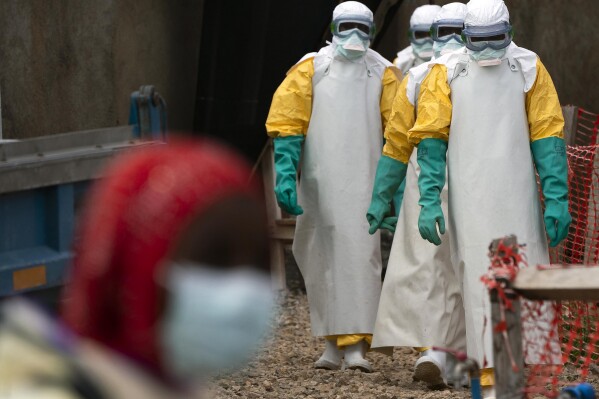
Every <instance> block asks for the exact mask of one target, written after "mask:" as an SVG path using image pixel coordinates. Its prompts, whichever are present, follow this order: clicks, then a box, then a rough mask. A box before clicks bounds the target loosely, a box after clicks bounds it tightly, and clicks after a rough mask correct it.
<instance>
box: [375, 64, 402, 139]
mask: <svg viewBox="0 0 599 399" xmlns="http://www.w3.org/2000/svg"><path fill="white" fill-rule="evenodd" d="M400 76H401V75H399V70H398V69H397V68H395V67H394V66H390V67H388V68H387V69H385V73H384V74H383V79H382V86H383V89H382V92H381V101H380V108H381V121H382V123H383V132H384V131H385V129H386V128H387V125H388V124H389V118H390V117H391V109H392V108H393V100H394V99H395V96H396V94H397V90H398V88H399V85H400V82H401V77H400Z"/></svg>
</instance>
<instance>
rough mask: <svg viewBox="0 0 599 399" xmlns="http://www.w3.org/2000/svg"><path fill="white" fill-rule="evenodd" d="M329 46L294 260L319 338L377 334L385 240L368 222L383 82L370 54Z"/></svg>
mask: <svg viewBox="0 0 599 399" xmlns="http://www.w3.org/2000/svg"><path fill="white" fill-rule="evenodd" d="M339 57H341V56H335V53H334V46H332V45H329V46H327V47H325V48H323V49H321V51H320V52H319V53H318V54H317V55H316V56H315V58H314V76H313V78H312V86H313V89H312V90H313V97H312V98H313V100H312V101H313V102H312V116H311V120H310V125H309V128H308V132H307V135H306V141H305V143H304V150H303V154H302V160H301V178H300V183H299V190H298V203H299V204H300V205H301V206H302V207H303V209H304V214H303V215H301V216H298V218H297V227H296V231H295V239H294V243H293V253H294V255H295V258H296V260H297V262H298V265H299V267H300V270H301V272H302V275H303V276H304V280H305V283H306V290H307V294H308V301H309V304H310V319H311V324H312V333H313V335H315V336H327V335H341V334H372V332H373V328H374V321H375V317H376V311H377V307H378V303H379V298H380V290H381V269H382V266H381V253H380V235H379V233H378V232H377V233H376V234H375V235H370V234H368V227H369V226H368V222H367V220H366V218H365V217H364V215H365V214H366V212H367V210H368V206H369V204H370V197H371V193H372V186H373V180H374V179H373V176H374V175H375V173H376V167H377V162H378V160H379V157H380V153H381V148H382V146H383V132H382V121H381V110H380V98H381V93H382V76H383V73H384V71H385V69H386V68H387V67H389V66H391V64H390V63H389V62H388V61H386V60H385V59H383V58H382V57H381V56H380V55H378V54H377V53H375V52H374V51H372V50H368V52H367V54H366V56H365V57H364V58H363V59H361V60H359V61H355V62H350V61H347V60H345V59H343V58H341V59H338V58H339Z"/></svg>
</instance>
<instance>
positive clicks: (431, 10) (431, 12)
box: [410, 4, 441, 28]
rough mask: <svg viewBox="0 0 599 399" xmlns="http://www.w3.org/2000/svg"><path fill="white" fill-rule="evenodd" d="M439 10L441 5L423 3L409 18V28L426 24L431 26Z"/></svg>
mask: <svg viewBox="0 0 599 399" xmlns="http://www.w3.org/2000/svg"><path fill="white" fill-rule="evenodd" d="M439 11H441V7H439V6H435V5H429V4H427V5H424V6H420V7H418V8H417V9H415V10H414V13H413V14H412V17H411V18H410V28H413V27H415V26H422V25H427V26H429V27H430V26H431V25H432V24H433V20H434V19H435V17H436V16H437V14H438V13H439Z"/></svg>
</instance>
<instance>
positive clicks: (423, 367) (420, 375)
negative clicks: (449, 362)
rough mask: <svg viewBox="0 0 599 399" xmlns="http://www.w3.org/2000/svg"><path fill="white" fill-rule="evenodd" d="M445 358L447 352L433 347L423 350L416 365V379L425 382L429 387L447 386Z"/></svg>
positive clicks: (439, 387)
mask: <svg viewBox="0 0 599 399" xmlns="http://www.w3.org/2000/svg"><path fill="white" fill-rule="evenodd" d="M445 359H446V353H445V352H440V351H434V350H432V349H429V350H426V351H424V352H422V353H421V354H420V358H419V359H418V360H417V361H416V364H415V366H414V377H413V378H414V380H416V381H422V382H425V383H426V385H427V386H428V388H429V389H443V388H446V387H447V380H446V376H445Z"/></svg>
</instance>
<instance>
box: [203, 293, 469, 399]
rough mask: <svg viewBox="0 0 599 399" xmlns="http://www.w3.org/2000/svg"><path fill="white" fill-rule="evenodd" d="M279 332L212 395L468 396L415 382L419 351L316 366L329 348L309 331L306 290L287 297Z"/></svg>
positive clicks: (334, 397)
mask: <svg viewBox="0 0 599 399" xmlns="http://www.w3.org/2000/svg"><path fill="white" fill-rule="evenodd" d="M275 323H276V326H275V331H276V332H275V336H274V337H273V338H272V339H271V340H270V343H269V345H268V346H267V348H266V349H265V351H264V352H263V353H262V355H261V356H260V357H259V358H258V359H257V360H256V361H255V362H253V364H251V365H250V366H249V367H247V368H246V369H244V370H243V371H241V372H239V373H237V374H234V375H232V376H227V377H221V378H219V379H217V380H216V381H215V384H214V387H213V390H212V391H213V397H215V398H217V399H224V398H248V399H258V398H294V399H295V398H307V399H310V398H311V399H324V398H327V399H328V398H332V399H349V398H360V399H367V398H382V399H392V398H393V399H408V398H419V399H420V398H421V399H433V398H434V399H443V398H469V397H470V395H469V393H468V392H467V391H459V392H458V391H451V390H445V391H430V390H428V389H427V388H426V386H425V385H424V384H422V383H417V382H413V381H412V367H413V364H414V362H415V360H416V356H417V354H416V353H415V352H413V351H411V350H403V351H399V350H396V351H395V354H394V355H393V357H392V358H391V357H389V356H386V355H382V354H379V353H370V354H369V355H368V358H369V360H370V361H371V362H372V364H373V366H374V369H375V371H374V372H373V373H370V374H366V373H361V372H359V371H352V370H346V371H325V370H315V369H314V368H313V363H314V362H315V361H316V360H317V359H318V357H319V356H320V355H321V352H322V350H323V349H324V342H323V340H322V339H318V338H314V337H312V336H311V334H310V324H309V316H308V302H307V300H306V295H305V294H304V293H303V292H301V291H294V292H291V293H289V294H288V295H287V297H286V298H284V299H282V304H281V311H280V312H279V316H278V317H277V320H276V321H275Z"/></svg>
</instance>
